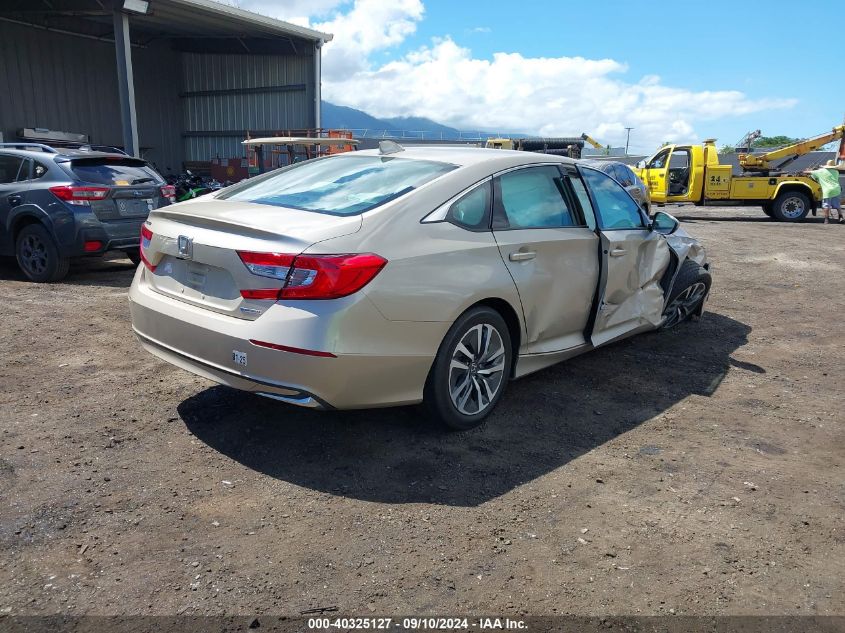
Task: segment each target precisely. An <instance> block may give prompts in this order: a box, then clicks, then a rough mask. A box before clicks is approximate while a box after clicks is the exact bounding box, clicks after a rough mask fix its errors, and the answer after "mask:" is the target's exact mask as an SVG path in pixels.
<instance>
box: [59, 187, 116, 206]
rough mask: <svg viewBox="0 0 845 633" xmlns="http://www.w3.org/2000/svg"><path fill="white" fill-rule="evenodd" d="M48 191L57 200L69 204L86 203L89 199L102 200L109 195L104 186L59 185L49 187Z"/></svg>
mask: <svg viewBox="0 0 845 633" xmlns="http://www.w3.org/2000/svg"><path fill="white" fill-rule="evenodd" d="M50 191H51V192H52V194H53V195H54V196H56V197H57V198H58V199H59V200H64V201H65V202H67V203H70V204H78V205H87V204H90V202H91V200H102V199H103V198H105V197H106V196H107V195H109V190H108V189H107V188H106V187H73V186H71V185H60V186H57V187H50Z"/></svg>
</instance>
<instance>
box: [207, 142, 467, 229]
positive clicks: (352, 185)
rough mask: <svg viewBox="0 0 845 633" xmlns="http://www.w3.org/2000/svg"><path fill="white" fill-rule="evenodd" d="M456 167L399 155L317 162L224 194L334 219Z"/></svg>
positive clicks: (338, 158)
mask: <svg viewBox="0 0 845 633" xmlns="http://www.w3.org/2000/svg"><path fill="white" fill-rule="evenodd" d="M453 169H455V165H450V164H448V163H439V162H435V161H427V160H413V159H409V158H397V157H394V156H354V155H348V156H336V157H333V158H326V159H320V160H313V161H308V162H304V163H300V164H298V165H294V166H293V167H290V168H288V169H284V170H282V171H280V172H279V173H276V174H271V175H269V176H266V177H258V178H256V179H255V180H252V181H246V182H245V183H244V184H242V185H240V186H235V187H233V188H232V189H230V190H229V191H227V192H225V193H223V194H222V195H220V196H218V199H223V200H243V201H244V202H257V203H259V204H270V205H274V206H279V207H288V208H291V209H301V210H303V211H316V212H318V213H330V214H332V215H357V214H359V213H363V212H364V211H368V210H370V209H373V208H375V207H377V206H379V205H381V204H384V203H385V202H389V201H390V200H393V199H394V198H397V197H399V196H401V195H403V194H405V193H408V192H409V191H412V190H413V189H416V188H417V187H419V186H421V185H423V184H425V183H427V182H429V181H431V180H434V179H435V178H437V177H439V176H442V175H443V174H445V173H447V172H450V171H452V170H453Z"/></svg>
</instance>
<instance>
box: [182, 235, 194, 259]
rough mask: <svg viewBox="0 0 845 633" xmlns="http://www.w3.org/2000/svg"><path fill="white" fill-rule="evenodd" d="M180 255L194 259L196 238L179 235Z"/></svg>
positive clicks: (183, 257)
mask: <svg viewBox="0 0 845 633" xmlns="http://www.w3.org/2000/svg"><path fill="white" fill-rule="evenodd" d="M179 257H181V258H182V259H193V257H194V240H193V238H190V237H188V236H187V235H180V236H179Z"/></svg>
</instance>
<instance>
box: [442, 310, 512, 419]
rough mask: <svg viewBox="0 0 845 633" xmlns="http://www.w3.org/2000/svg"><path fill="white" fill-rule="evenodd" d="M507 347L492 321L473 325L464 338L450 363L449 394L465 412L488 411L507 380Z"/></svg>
mask: <svg viewBox="0 0 845 633" xmlns="http://www.w3.org/2000/svg"><path fill="white" fill-rule="evenodd" d="M505 359H506V354H505V346H504V343H503V342H502V336H501V334H500V333H499V331H498V330H497V329H496V328H495V327H494V326H492V325H490V324H489V323H479V324H478V325H475V326H473V327H471V328H470V329H469V330H467V332H466V333H465V334H464V335H463V337H461V340H460V341H459V342H458V344H457V345H456V346H455V349H454V350H453V352H452V359H451V361H450V363H449V396H450V398H451V400H452V404H453V405H455V408H456V409H457V410H458V411H459V412H461V413H462V414H464V415H477V414H479V413H481V412H483V411H484V410H486V409H487V408H488V407H489V406H490V404H491V403H492V402H493V399H494V398H495V397H496V394H497V393H498V392H499V389H500V388H501V386H502V381H503V380H504V369H505Z"/></svg>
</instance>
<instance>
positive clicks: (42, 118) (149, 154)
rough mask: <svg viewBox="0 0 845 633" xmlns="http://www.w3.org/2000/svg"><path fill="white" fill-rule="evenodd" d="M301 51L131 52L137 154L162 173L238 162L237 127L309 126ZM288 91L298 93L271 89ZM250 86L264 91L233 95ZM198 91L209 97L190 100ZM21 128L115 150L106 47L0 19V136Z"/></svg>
mask: <svg viewBox="0 0 845 633" xmlns="http://www.w3.org/2000/svg"><path fill="white" fill-rule="evenodd" d="M307 52H308V54H304V55H298V56H290V55H247V54H244V55H221V54H198V53H179V52H176V51H174V50H172V49H171V45H170V43H169V42H168V41H157V42H153V43H151V44H150V45H149V46H146V47H133V48H132V61H133V67H134V68H133V70H134V76H135V101H136V112H137V117H138V134H139V143H140V145H141V148H142V149H144V148H148V149H146V151H145V153H144V157H145V158H147V159H148V160H150V161H152V162H154V163H155V164H156V166H157V167H158V168H159V171H161V172H162V173H164V174H166V173H168V172H170V171H174V172H175V171H180V170H181V169H182V162H183V161H185V160H191V161H207V160H210V159H212V158H214V157H217V156H220V157H223V158H230V157H235V156H242V155H243V146H242V145H241V141H242V140H243V138H244V137H243V132H244V130H250V131H272V132H276V131H278V132H282V131H284V130H289V129H303V128H310V127H313V126H314V96H313V95H314V66H313V62H314V58H313V56H312V55H311V54H310V53H311V51H307ZM290 86H298V88H296V89H293V90H281V89H283V88H285V87H290ZM256 88H262V89H269V90H268V91H265V92H247V93H237V90H241V89H256ZM224 90H225V91H234V92H228V93H225V94H220V93H219V91H224ZM201 91H206V92H208V91H214V92H215V94H206V95H191V94H190V93H196V92H201ZM24 127H42V128H47V129H52V130H61V131H65V132H78V133H83V134H88V135H89V136H90V139H91V142H92V143H96V144H102V145H118V146H120V145H123V134H122V130H121V125H120V106H119V97H118V91H117V65H116V61H115V51H114V44H113V43H112V42H108V41H97V40H92V39H88V38H81V37H77V36H74V35H68V34H63V33H56V32H51V31H45V30H43V29H38V28H34V27H29V26H24V25H18V24H13V23H10V22H5V21H2V20H0V132H2V133H3V136H4V139H5V140H6V141H15V140H17V130H18V129H20V128H24ZM197 132H200V133H202V132H210V133H211V134H207V135H202V134H197ZM227 133H228V134H227Z"/></svg>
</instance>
